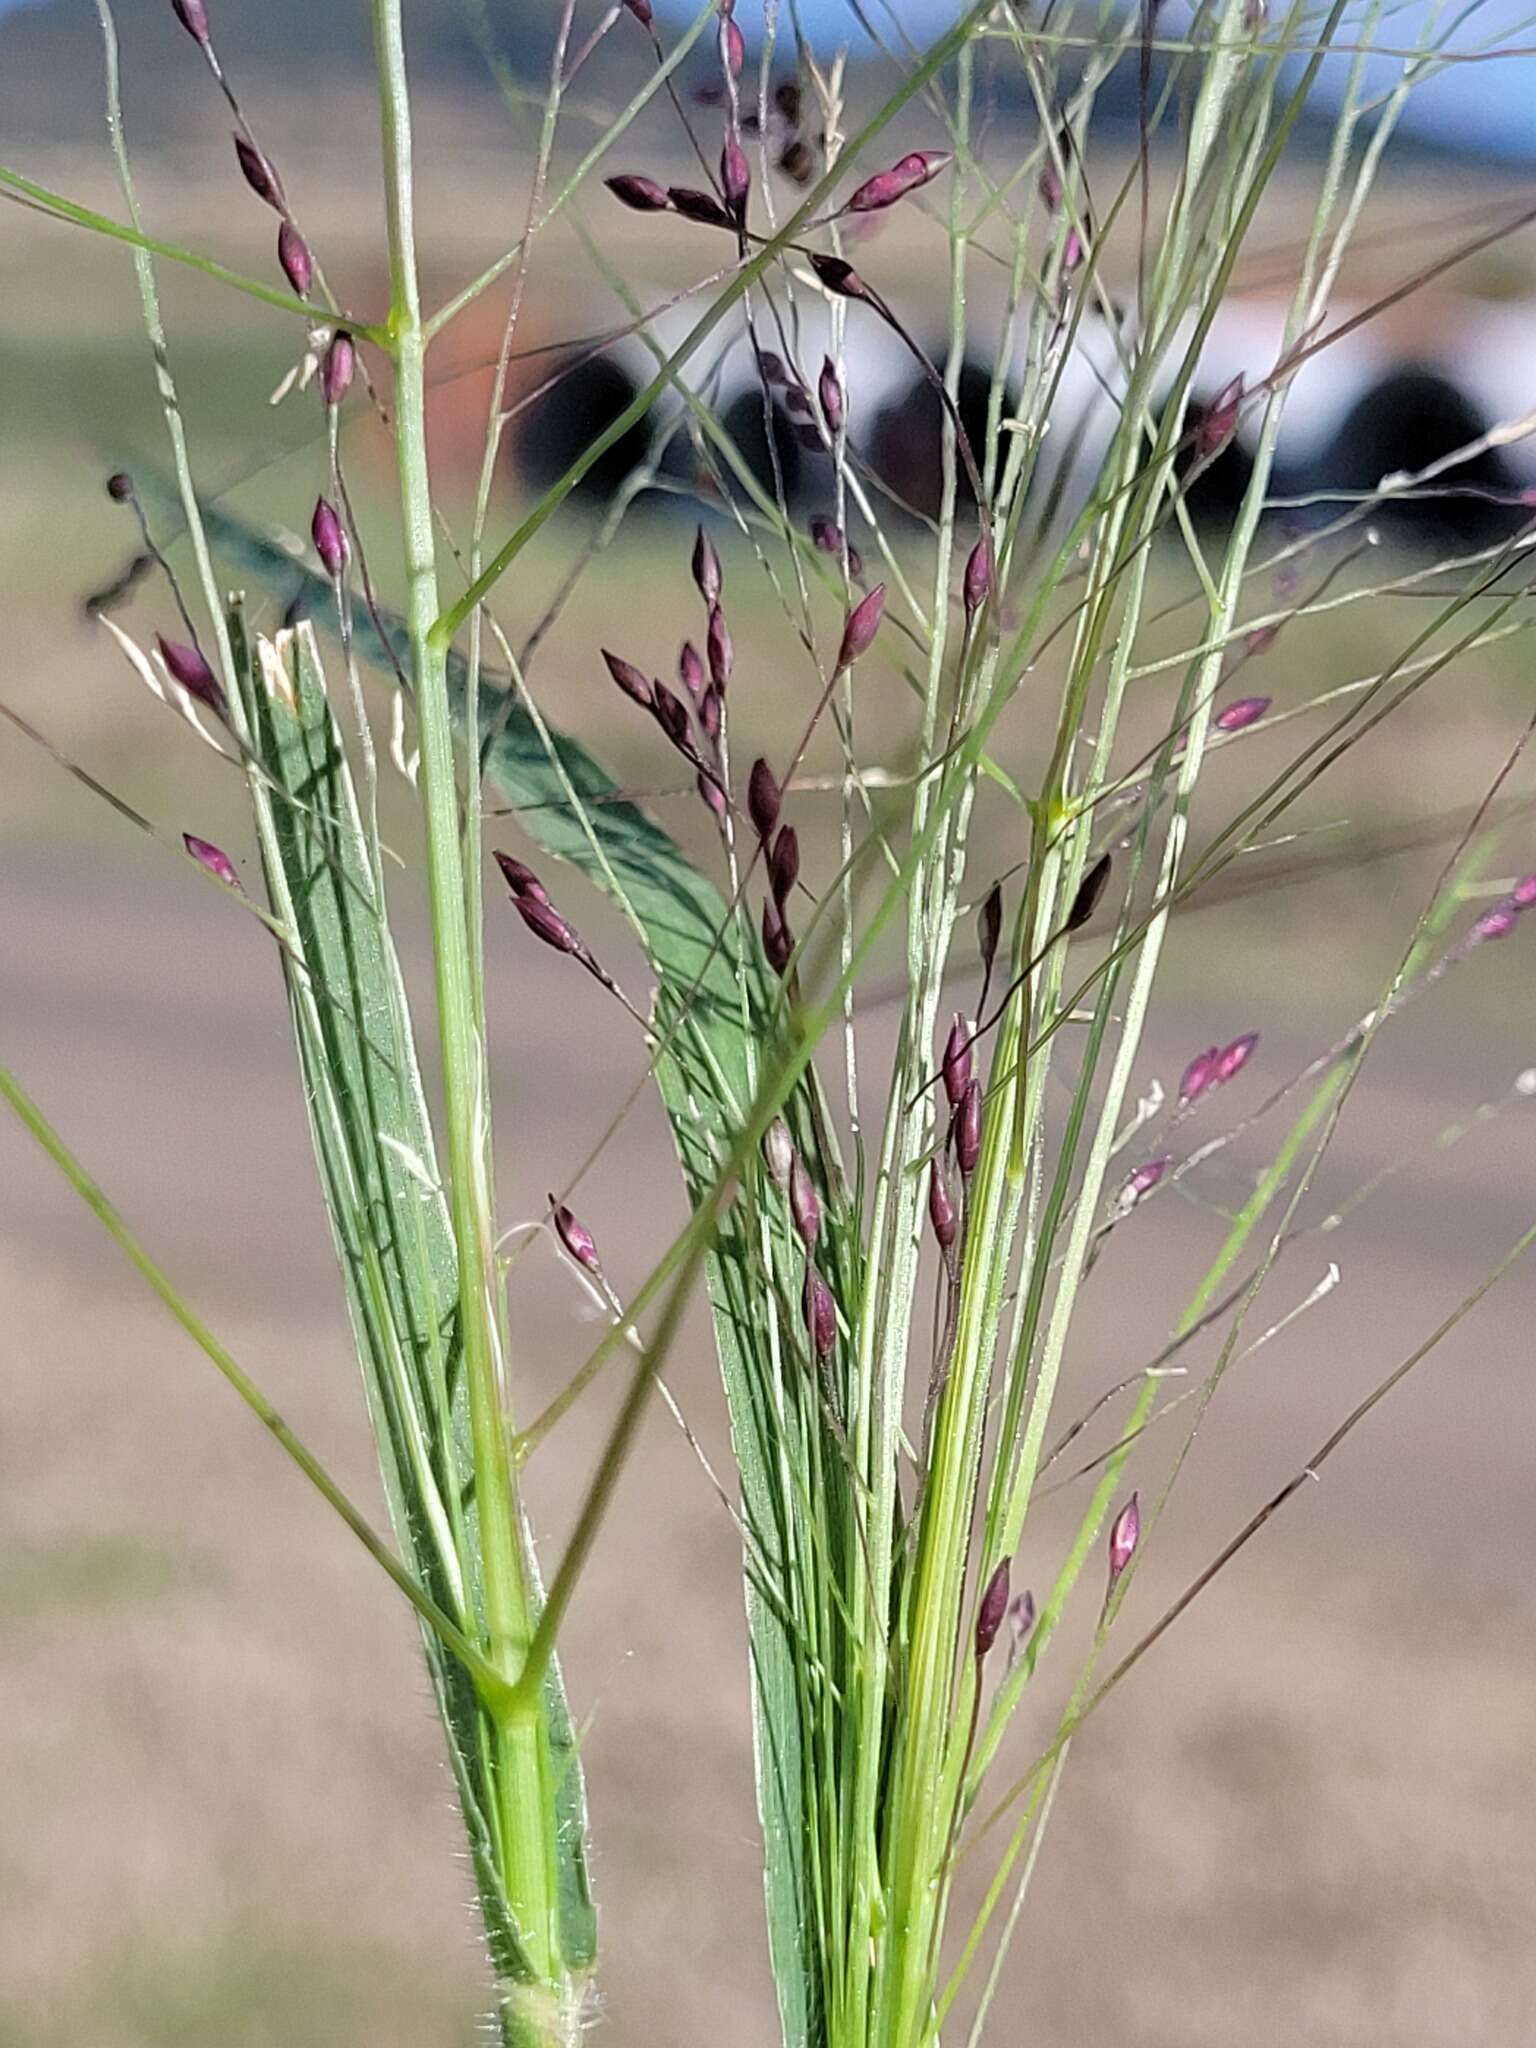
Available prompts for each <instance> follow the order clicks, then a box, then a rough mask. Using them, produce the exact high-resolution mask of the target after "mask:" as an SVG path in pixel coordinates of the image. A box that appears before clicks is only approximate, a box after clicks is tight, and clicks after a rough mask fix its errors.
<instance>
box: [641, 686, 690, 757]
mask: <svg viewBox="0 0 1536 2048" xmlns="http://www.w3.org/2000/svg"><path fill="white" fill-rule="evenodd" d="M651 710H652V711H653V712H654V713H655V716H656V723H657V724H658V725H659V726H660V727H661V729H662V731H663V732H664V733H665V734H666V736H667V738H668V739H669V740H670V741H671V742H672V744H673V746H674V747H677V748H678V749H679V750H680V751H681V752H682V753H685V754H691V753H692V752H693V743H692V741H691V740H690V739H689V737H688V707H687V705H686V704H685V703H684V702H683V700H682V698H681V697H679V696H678V695H677V694H676V692H675V691H672V690H669V689H668V688H667V686H666V684H665V683H653V684H652V686H651Z"/></svg>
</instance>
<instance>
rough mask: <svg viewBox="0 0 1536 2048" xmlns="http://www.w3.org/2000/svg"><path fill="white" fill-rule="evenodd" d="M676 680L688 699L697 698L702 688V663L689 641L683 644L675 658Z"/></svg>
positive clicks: (697, 651) (695, 648)
mask: <svg viewBox="0 0 1536 2048" xmlns="http://www.w3.org/2000/svg"><path fill="white" fill-rule="evenodd" d="M677 679H678V681H679V682H680V683H681V684H682V686H683V688H684V689H685V690H686V691H687V692H688V694H689V696H690V697H697V696H698V694H699V692H700V691H701V690H702V689H703V687H704V663H703V661H702V660H701V659H700V657H699V650H698V649H697V647H695V646H694V644H693V642H692V641H691V640H685V641H684V642H683V645H682V651H681V653H680V654H679V655H678V657H677Z"/></svg>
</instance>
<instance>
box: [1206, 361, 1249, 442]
mask: <svg viewBox="0 0 1536 2048" xmlns="http://www.w3.org/2000/svg"><path fill="white" fill-rule="evenodd" d="M1242 404H1243V379H1242V375H1241V372H1239V374H1238V375H1237V376H1235V377H1233V378H1232V379H1231V380H1230V381H1229V382H1228V383H1226V384H1223V385H1222V387H1221V389H1220V390H1219V391H1218V392H1217V394H1216V396H1215V397H1214V398H1213V399H1212V400H1211V402H1210V404H1209V405H1208V406H1207V407H1206V409H1205V411H1204V412H1203V413H1202V414H1201V416H1200V420H1199V423H1198V425H1197V426H1196V428H1195V448H1196V451H1197V452H1198V453H1199V455H1200V456H1201V457H1202V458H1203V459H1204V458H1209V457H1210V456H1212V455H1215V454H1217V453H1218V452H1219V450H1221V449H1222V448H1224V447H1225V446H1226V445H1227V443H1228V442H1229V441H1230V440H1231V438H1232V436H1233V435H1234V434H1235V433H1236V432H1237V416H1238V413H1239V412H1240V411H1241V410H1242Z"/></svg>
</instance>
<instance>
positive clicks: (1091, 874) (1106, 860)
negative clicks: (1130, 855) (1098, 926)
mask: <svg viewBox="0 0 1536 2048" xmlns="http://www.w3.org/2000/svg"><path fill="white" fill-rule="evenodd" d="M1112 865H1113V861H1112V859H1111V856H1110V855H1109V854H1107V853H1101V854H1100V855H1099V857H1098V859H1097V860H1096V861H1095V862H1094V864H1093V866H1092V867H1091V868H1090V869H1089V870H1088V872H1087V874H1086V875H1084V877H1083V879H1082V881H1081V882H1079V884H1078V886H1077V894H1076V895H1075V896H1074V897H1073V899H1072V908H1071V909H1070V910H1069V911H1068V912H1067V930H1068V931H1069V932H1080V931H1081V930H1082V928H1083V926H1084V925H1085V924H1086V923H1087V922H1088V920H1089V918H1090V917H1092V915H1093V913H1094V912H1095V911H1096V910H1097V909H1098V907H1099V899H1100V897H1101V896H1102V895H1103V894H1104V891H1105V889H1106V888H1107V887H1108V885H1109V871H1110V868H1111V866H1112Z"/></svg>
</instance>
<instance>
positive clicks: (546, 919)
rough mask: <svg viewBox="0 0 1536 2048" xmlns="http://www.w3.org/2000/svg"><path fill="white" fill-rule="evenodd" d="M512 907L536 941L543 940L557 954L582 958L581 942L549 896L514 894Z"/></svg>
mask: <svg viewBox="0 0 1536 2048" xmlns="http://www.w3.org/2000/svg"><path fill="white" fill-rule="evenodd" d="M512 907H513V909H514V910H515V911H516V912H517V914H518V916H519V917H520V918H521V919H522V920H523V923H524V924H525V925H527V927H528V929H529V931H531V932H532V933H533V936H534V937H535V938H536V939H542V940H543V941H544V944H545V945H546V946H552V947H553V948H554V950H555V951H556V952H557V953H569V954H572V955H574V956H577V957H580V955H581V953H582V951H583V948H582V943H581V940H580V939H579V938H578V937H577V936H576V933H575V931H574V930H573V929H572V928H571V926H570V925H569V924H567V923H566V921H565V919H564V918H563V917H562V916H561V915H560V913H559V911H558V910H556V908H555V906H554V905H553V904H552V903H551V902H550V900H549V898H548V897H547V896H532V895H529V894H527V893H526V892H525V893H524V894H522V895H516V894H514V895H513V898H512Z"/></svg>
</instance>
